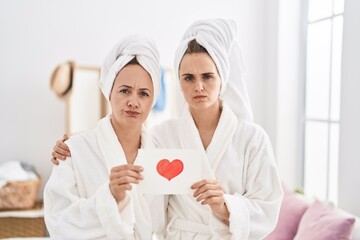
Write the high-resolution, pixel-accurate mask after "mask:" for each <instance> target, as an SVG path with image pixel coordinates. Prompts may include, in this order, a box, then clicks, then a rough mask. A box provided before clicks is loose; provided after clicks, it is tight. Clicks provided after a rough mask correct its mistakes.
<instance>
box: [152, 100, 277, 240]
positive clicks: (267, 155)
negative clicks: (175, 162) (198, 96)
mask: <svg viewBox="0 0 360 240" xmlns="http://www.w3.org/2000/svg"><path fill="white" fill-rule="evenodd" d="M153 136H154V139H155V141H156V145H157V146H158V147H161V148H182V149H202V150H203V151H204V152H205V150H204V147H203V145H202V142H201V139H200V135H199V133H198V131H197V128H196V126H195V123H194V121H193V119H192V117H191V114H190V112H189V111H188V110H185V112H184V114H183V115H182V116H181V117H180V118H179V119H177V120H169V121H167V122H164V123H162V124H160V125H158V126H155V127H154V129H153ZM204 154H206V156H207V159H208V160H207V161H208V162H209V166H210V168H211V169H212V175H213V176H212V177H213V178H216V179H217V180H219V181H220V183H221V185H222V187H223V189H224V193H225V201H226V205H227V208H228V210H229V212H230V219H229V220H230V225H229V226H227V225H226V224H224V223H222V222H221V221H220V220H218V219H217V218H216V217H215V216H214V215H213V214H212V213H211V209H210V207H209V206H208V205H206V206H203V205H201V204H200V203H199V202H197V201H196V200H195V198H194V197H193V196H192V195H171V196H170V197H169V206H168V221H169V224H168V226H167V239H241V240H243V239H253V240H259V239H263V238H264V237H265V236H266V235H267V234H269V233H270V232H271V231H272V230H273V229H274V227H275V225H276V222H277V218H278V213H279V209H280V204H281V200H282V188H281V184H280V180H279V176H278V172H277V168H276V164H275V161H274V156H273V152H272V147H271V143H270V141H269V139H268V136H267V135H266V133H265V132H264V130H263V129H262V128H261V127H259V126H258V125H256V124H254V123H252V122H247V121H240V122H239V121H238V119H237V117H236V116H235V115H234V113H233V112H232V110H231V109H230V108H229V107H228V106H227V105H226V104H223V110H222V114H221V117H220V121H219V123H218V126H217V128H216V131H215V133H214V136H213V138H212V141H211V143H210V144H209V146H208V148H207V149H206V152H205V153H204ZM205 174H206V171H205ZM209 178H211V176H209Z"/></svg>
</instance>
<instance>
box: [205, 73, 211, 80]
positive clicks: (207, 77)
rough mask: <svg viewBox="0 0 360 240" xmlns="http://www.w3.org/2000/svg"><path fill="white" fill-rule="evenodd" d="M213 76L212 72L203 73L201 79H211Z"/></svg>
mask: <svg viewBox="0 0 360 240" xmlns="http://www.w3.org/2000/svg"><path fill="white" fill-rule="evenodd" d="M212 78H213V75H212V74H204V75H203V79H204V80H209V79H212Z"/></svg>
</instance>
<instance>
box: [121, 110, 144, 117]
mask: <svg viewBox="0 0 360 240" xmlns="http://www.w3.org/2000/svg"><path fill="white" fill-rule="evenodd" d="M124 112H125V114H126V115H127V116H129V117H137V116H139V115H140V113H139V112H136V111H124Z"/></svg>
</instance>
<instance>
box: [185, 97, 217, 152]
mask: <svg viewBox="0 0 360 240" xmlns="http://www.w3.org/2000/svg"><path fill="white" fill-rule="evenodd" d="M190 113H191V115H192V117H193V119H194V122H195V125H196V127H197V129H198V132H199V135H200V138H201V142H202V144H203V147H204V149H206V148H207V147H208V146H209V144H210V142H211V140H212V137H213V135H214V132H215V130H216V127H217V125H218V123H219V120H220V116H221V106H220V103H219V102H218V103H217V104H214V105H213V106H211V107H208V108H206V109H190Z"/></svg>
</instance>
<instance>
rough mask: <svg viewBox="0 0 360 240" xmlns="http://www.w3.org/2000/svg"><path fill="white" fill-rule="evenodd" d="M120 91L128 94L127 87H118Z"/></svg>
mask: <svg viewBox="0 0 360 240" xmlns="http://www.w3.org/2000/svg"><path fill="white" fill-rule="evenodd" d="M119 92H120V93H124V94H128V93H129V92H130V91H129V89H127V88H123V89H120V91H119Z"/></svg>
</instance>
